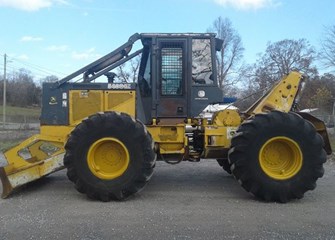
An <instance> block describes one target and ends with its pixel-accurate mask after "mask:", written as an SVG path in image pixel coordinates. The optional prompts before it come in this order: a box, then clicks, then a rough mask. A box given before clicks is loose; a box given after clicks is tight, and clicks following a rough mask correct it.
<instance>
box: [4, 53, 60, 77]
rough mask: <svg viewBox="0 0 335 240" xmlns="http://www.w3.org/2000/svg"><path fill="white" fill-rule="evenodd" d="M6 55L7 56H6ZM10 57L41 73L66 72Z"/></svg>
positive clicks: (58, 73)
mask: <svg viewBox="0 0 335 240" xmlns="http://www.w3.org/2000/svg"><path fill="white" fill-rule="evenodd" d="M0 56H3V55H2V54H0ZM7 57H8V56H7ZM10 59H11V60H13V61H16V62H19V63H21V64H23V65H26V66H28V67H30V68H33V69H35V70H37V71H40V72H43V73H45V74H48V75H55V74H56V75H63V76H64V75H66V74H64V73H62V72H58V71H54V70H50V69H48V68H45V67H42V66H40V65H37V64H34V63H30V62H27V61H23V60H20V59H17V58H14V57H10Z"/></svg>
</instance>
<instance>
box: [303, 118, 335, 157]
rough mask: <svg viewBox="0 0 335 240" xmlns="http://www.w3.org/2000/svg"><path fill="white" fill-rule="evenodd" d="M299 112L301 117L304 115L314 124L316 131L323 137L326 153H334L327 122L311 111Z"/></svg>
mask: <svg viewBox="0 0 335 240" xmlns="http://www.w3.org/2000/svg"><path fill="white" fill-rule="evenodd" d="M297 114H299V115H300V116H301V117H303V118H304V119H306V120H307V121H309V122H311V123H312V124H313V125H314V127H315V129H316V131H317V132H318V133H319V134H320V135H321V137H322V138H323V142H324V146H323V148H324V149H325V151H326V153H327V154H328V155H330V154H331V153H332V148H331V145H330V141H329V136H328V132H327V127H326V124H325V123H324V122H323V121H322V120H320V119H318V118H316V117H314V116H312V115H311V114H309V113H305V112H297Z"/></svg>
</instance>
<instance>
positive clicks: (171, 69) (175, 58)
mask: <svg viewBox="0 0 335 240" xmlns="http://www.w3.org/2000/svg"><path fill="white" fill-rule="evenodd" d="M182 85H183V48H182V44H180V43H179V44H178V43H164V44H162V48H161V94H162V95H182V93H183V92H182V91H183V89H182Z"/></svg>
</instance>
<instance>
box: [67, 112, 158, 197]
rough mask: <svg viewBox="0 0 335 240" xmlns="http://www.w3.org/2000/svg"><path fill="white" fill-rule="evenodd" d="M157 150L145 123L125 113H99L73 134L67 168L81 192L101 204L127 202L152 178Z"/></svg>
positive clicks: (68, 173) (68, 149) (86, 120)
mask: <svg viewBox="0 0 335 240" xmlns="http://www.w3.org/2000/svg"><path fill="white" fill-rule="evenodd" d="M153 147H154V144H153V142H152V138H151V135H150V133H149V132H148V131H147V130H146V127H145V126H144V125H143V124H142V123H141V122H139V121H137V120H135V119H134V118H132V117H130V116H129V115H127V114H124V113H116V112H105V113H98V114H95V115H92V116H90V117H89V118H87V119H85V120H83V121H82V122H81V123H80V124H79V125H78V126H77V127H76V128H75V129H74V130H73V131H72V132H71V135H70V137H69V139H68V141H67V143H66V145H65V150H66V153H65V157H64V165H65V167H66V168H67V176H68V178H69V179H70V180H71V181H72V182H73V183H75V188H76V189H77V190H78V191H79V192H80V193H84V194H86V195H87V196H88V197H89V198H92V199H98V200H101V201H110V200H111V199H115V200H123V199H126V198H127V197H129V196H130V195H132V194H134V193H136V192H138V191H140V190H141V189H142V188H143V187H144V186H145V185H146V183H147V182H148V181H149V179H150V178H151V176H152V174H153V167H154V164H155V161H156V154H155V152H154V149H153Z"/></svg>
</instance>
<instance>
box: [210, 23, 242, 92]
mask: <svg viewBox="0 0 335 240" xmlns="http://www.w3.org/2000/svg"><path fill="white" fill-rule="evenodd" d="M207 31H208V32H215V33H217V37H218V38H220V39H222V40H223V45H222V49H221V51H220V52H219V53H218V54H217V56H216V58H217V66H218V81H219V86H220V88H221V89H224V90H227V88H228V87H229V86H231V85H234V84H235V83H236V82H237V81H238V79H239V77H238V74H239V72H240V70H241V69H240V68H241V65H239V63H240V61H241V59H242V57H243V51H244V48H243V45H242V40H241V37H240V36H239V34H238V33H237V31H236V30H235V29H234V28H233V26H232V23H231V21H230V20H229V19H228V18H224V19H223V18H221V17H218V18H217V19H216V20H215V21H214V22H213V25H212V27H210V28H209V29H208V30H207Z"/></svg>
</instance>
